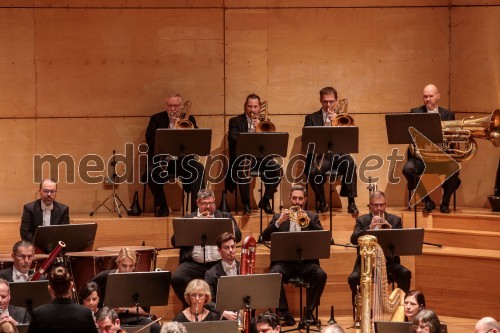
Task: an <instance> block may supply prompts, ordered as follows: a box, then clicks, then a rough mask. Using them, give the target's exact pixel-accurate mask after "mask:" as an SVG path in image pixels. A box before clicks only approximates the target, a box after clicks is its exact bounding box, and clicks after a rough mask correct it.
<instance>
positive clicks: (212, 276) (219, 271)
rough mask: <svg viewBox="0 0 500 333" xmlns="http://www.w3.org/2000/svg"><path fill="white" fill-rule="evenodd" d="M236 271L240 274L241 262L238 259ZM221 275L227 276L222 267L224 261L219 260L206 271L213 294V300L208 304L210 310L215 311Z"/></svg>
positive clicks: (207, 280)
mask: <svg viewBox="0 0 500 333" xmlns="http://www.w3.org/2000/svg"><path fill="white" fill-rule="evenodd" d="M236 271H237V272H238V274H240V262H239V261H238V260H236ZM221 276H227V274H226V272H225V271H224V268H223V267H222V261H219V262H218V263H217V264H215V266H213V267H212V268H210V269H209V270H208V271H207V272H206V273H205V281H206V282H207V283H208V285H209V286H210V293H211V294H212V302H210V303H209V304H210V305H209V304H207V306H206V308H207V309H209V310H210V311H215V301H216V297H217V285H218V284H219V278H220V277H221Z"/></svg>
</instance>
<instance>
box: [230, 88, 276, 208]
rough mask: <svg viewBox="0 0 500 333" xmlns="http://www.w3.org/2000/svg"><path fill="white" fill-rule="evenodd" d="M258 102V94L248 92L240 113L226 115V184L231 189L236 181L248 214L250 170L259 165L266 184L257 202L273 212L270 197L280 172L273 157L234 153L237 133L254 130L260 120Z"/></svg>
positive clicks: (255, 168)
mask: <svg viewBox="0 0 500 333" xmlns="http://www.w3.org/2000/svg"><path fill="white" fill-rule="evenodd" d="M261 105H262V104H261V101H260V97H259V96H258V95H256V94H250V95H248V96H247V98H246V100H245V104H244V112H243V114H241V115H239V116H236V117H233V118H231V119H229V133H228V136H227V140H228V143H229V165H230V172H229V175H228V177H226V188H227V189H228V190H230V191H231V192H232V191H233V190H235V187H236V185H235V184H238V186H239V188H240V199H241V204H242V205H243V214H248V215H249V214H252V210H251V208H250V177H249V174H250V171H252V170H257V169H258V170H259V174H260V177H261V180H262V182H263V183H264V185H265V191H264V194H263V196H262V201H260V202H259V204H258V207H259V208H261V209H262V210H263V211H264V212H266V213H267V214H274V212H273V209H272V208H271V204H270V200H271V199H272V198H273V196H274V192H276V191H277V188H278V185H279V183H280V181H281V173H282V169H281V167H280V166H279V165H278V163H276V161H275V160H274V159H273V158H272V157H264V158H256V157H255V156H250V157H248V158H243V156H239V157H238V158H237V156H236V144H237V142H238V134H240V133H246V132H249V133H253V132H255V131H256V128H257V127H258V125H259V123H260V120H259V114H260V112H261ZM247 164H248V165H247Z"/></svg>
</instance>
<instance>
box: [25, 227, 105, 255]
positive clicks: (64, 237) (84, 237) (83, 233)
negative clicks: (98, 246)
mask: <svg viewBox="0 0 500 333" xmlns="http://www.w3.org/2000/svg"><path fill="white" fill-rule="evenodd" d="M96 232H97V223H83V224H61V225H47V226H39V227H37V228H36V229H35V238H34V240H33V245H34V247H35V252H36V253H46V254H49V253H50V252H52V250H53V249H54V248H55V247H56V246H57V245H58V244H59V241H63V242H64V243H66V247H65V248H64V251H65V252H80V251H92V248H93V246H94V240H95V234H96Z"/></svg>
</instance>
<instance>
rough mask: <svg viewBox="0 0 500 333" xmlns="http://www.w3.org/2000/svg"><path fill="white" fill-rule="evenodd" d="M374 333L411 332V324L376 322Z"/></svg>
mask: <svg viewBox="0 0 500 333" xmlns="http://www.w3.org/2000/svg"><path fill="white" fill-rule="evenodd" d="M374 324H375V333H408V332H412V327H413V323H411V322H397V321H376V322H375V323H374Z"/></svg>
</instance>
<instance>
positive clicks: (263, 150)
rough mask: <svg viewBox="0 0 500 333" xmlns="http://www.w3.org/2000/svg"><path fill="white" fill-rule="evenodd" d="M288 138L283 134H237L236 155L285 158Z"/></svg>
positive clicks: (286, 134)
mask: <svg viewBox="0 0 500 333" xmlns="http://www.w3.org/2000/svg"><path fill="white" fill-rule="evenodd" d="M288 136H289V135H288V133H285V132H262V133H248V132H243V133H239V134H238V141H237V142H236V155H238V156H239V155H252V156H255V157H256V158H261V157H266V156H269V155H275V156H276V155H277V156H282V157H286V155H287V153H288Z"/></svg>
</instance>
